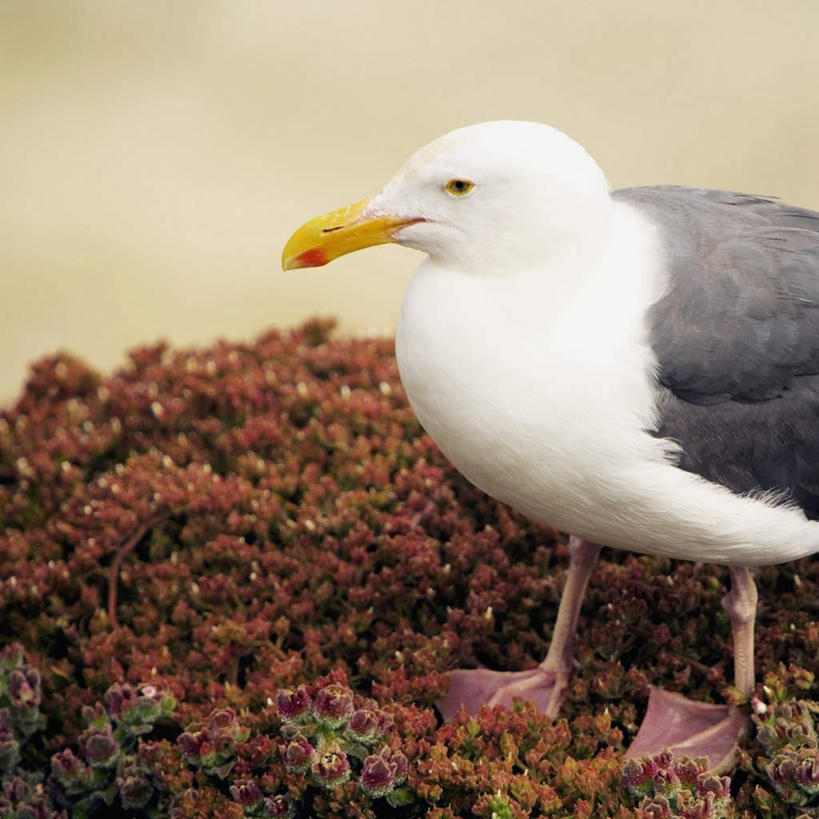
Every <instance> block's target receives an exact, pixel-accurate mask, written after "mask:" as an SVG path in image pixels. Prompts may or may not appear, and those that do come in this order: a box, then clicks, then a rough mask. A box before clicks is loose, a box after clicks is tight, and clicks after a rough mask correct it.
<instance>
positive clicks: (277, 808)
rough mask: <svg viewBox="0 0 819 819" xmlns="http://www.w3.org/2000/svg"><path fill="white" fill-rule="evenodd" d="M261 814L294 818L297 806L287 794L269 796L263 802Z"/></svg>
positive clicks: (276, 817) (273, 818) (277, 817)
mask: <svg viewBox="0 0 819 819" xmlns="http://www.w3.org/2000/svg"><path fill="white" fill-rule="evenodd" d="M261 815H262V816H267V817H270V819H293V817H294V816H295V815H296V806H295V804H294V803H293V801H292V800H291V799H290V798H289V797H287V796H268V797H267V798H266V799H265V800H264V802H263V807H262V814H261Z"/></svg>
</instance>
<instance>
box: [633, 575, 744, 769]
mask: <svg viewBox="0 0 819 819" xmlns="http://www.w3.org/2000/svg"><path fill="white" fill-rule="evenodd" d="M730 571H731V591H730V592H728V594H726V595H725V597H724V598H723V599H722V605H723V608H724V609H725V610H726V611H727V612H728V616H729V617H730V618H731V630H732V632H733V642H734V685H735V686H736V688H738V689H739V691H740V692H741V693H742V694H745V695H746V696H748V697H750V695H751V693H752V692H753V690H754V619H755V617H756V601H757V593H756V585H755V584H754V579H753V577H752V576H751V573H750V571H749V570H748V569H745V568H732V569H731V570H730ZM746 725H747V719H746V718H745V717H744V716H743V715H742V714H741V713H740V712H739V711H738V710H737V709H736V708H735V707H733V706H730V705H711V704H709V703H704V702H694V701H692V700H689V699H686V698H685V697H683V696H682V695H681V694H676V693H672V692H670V691H663V690H662V689H661V688H652V689H651V694H650V696H649V699H648V710H647V711H646V716H645V719H644V720H643V723H642V725H641V726H640V730H639V731H638V733H637V736H636V737H635V739H634V742H632V744H631V746H630V747H629V749H628V751H627V752H626V756H628V757H640V756H643V755H645V754H656V753H658V752H660V751H663V750H666V749H667V750H670V751H673V752H674V754H675V755H676V756H688V757H692V758H695V757H698V756H704V757H707V758H708V763H709V768H710V769H711V770H713V771H716V772H720V771H724V770H727V769H728V768H730V767H731V766H732V765H733V762H734V758H735V755H736V750H737V743H738V742H739V738H740V736H741V735H742V733H743V732H744V730H745V728H746Z"/></svg>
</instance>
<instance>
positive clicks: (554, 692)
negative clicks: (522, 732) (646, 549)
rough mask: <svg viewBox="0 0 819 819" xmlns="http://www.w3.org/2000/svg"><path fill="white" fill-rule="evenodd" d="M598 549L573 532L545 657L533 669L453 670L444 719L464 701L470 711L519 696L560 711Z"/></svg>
mask: <svg viewBox="0 0 819 819" xmlns="http://www.w3.org/2000/svg"><path fill="white" fill-rule="evenodd" d="M599 554H600V545H599V544H597V543H588V542H587V541H585V540H583V539H582V538H579V537H575V536H574V535H572V536H571V537H570V538H569V571H568V574H567V575H566V585H565V586H564V588H563V594H562V596H561V598H560V606H559V607H558V610H557V620H556V621H555V627H554V632H553V634H552V642H551V643H550V645H549V651H548V653H547V654H546V659H544V661H543V662H542V663H541V664H540V665H539V666H538V667H537V668H533V669H530V670H529V671H493V670H491V669H489V668H472V669H458V670H456V671H452V672H450V675H449V676H450V686H449V690H448V691H447V693H446V694H445V695H444V696H443V697H442V698H441V699H440V700H439V701H438V703H437V705H438V708H439V710H440V711H441V714H442V715H443V717H444V719H450V718H451V717H452V716H454V715H455V713H456V712H457V710H458V709H459V708H460V707H461V706H464V707H465V708H466V709H467V711H470V712H471V713H475V712H476V711H477V710H478V709H479V708H480V707H481V705H483V704H485V703H486V704H489V705H505V706H511V705H512V701H513V700H514V699H515V697H520V698H521V699H523V700H531V701H532V702H534V704H535V707H536V708H537V709H538V711H541V712H543V713H545V714H548V715H549V716H552V717H554V716H556V715H557V713H558V711H559V709H560V701H561V696H562V694H563V690H564V688H565V687H566V684H567V682H568V680H569V675H570V674H571V671H572V665H573V655H574V639H575V634H576V632H577V620H578V618H579V616H580V607H581V606H582V604H583V597H584V596H585V594H586V586H587V585H588V582H589V577H591V573H592V571H593V569H594V566H595V564H596V563H597V557H598V555H599Z"/></svg>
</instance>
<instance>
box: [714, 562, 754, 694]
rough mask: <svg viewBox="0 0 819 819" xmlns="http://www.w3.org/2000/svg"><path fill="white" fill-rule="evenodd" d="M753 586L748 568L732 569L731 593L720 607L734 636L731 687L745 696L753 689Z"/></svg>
mask: <svg viewBox="0 0 819 819" xmlns="http://www.w3.org/2000/svg"><path fill="white" fill-rule="evenodd" d="M756 601H757V593H756V583H754V578H753V577H752V576H751V573H750V572H749V571H748V569H744V568H741V569H736V568H732V569H731V591H730V592H728V594H726V595H725V597H723V598H722V607H723V608H724V609H725V611H727V612H728V616H729V617H730V618H731V628H732V630H733V636H734V685H735V686H736V687H737V688H738V689H739V690H740V691H741V692H742V693H743V694H745V695H746V696H750V695H751V693H752V692H753V690H754V682H755V680H754V621H755V620H756Z"/></svg>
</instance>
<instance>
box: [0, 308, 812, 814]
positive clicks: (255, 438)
mask: <svg viewBox="0 0 819 819" xmlns="http://www.w3.org/2000/svg"><path fill="white" fill-rule="evenodd" d="M331 327H332V323H331V322H327V321H311V322H309V323H307V324H305V325H304V326H302V327H301V328H299V329H297V330H294V331H289V332H279V331H271V332H269V333H267V334H265V335H263V336H262V337H260V338H259V339H258V340H257V341H255V342H254V343H249V344H229V343H225V342H220V343H217V344H216V345H214V346H213V347H210V348H207V349H197V350H171V349H169V348H168V347H167V346H165V345H161V344H160V345H155V346H151V347H145V348H142V349H139V350H135V351H133V352H132V353H131V354H130V357H129V360H128V363H127V364H126V365H125V366H124V367H123V368H122V369H120V370H119V371H118V372H116V373H114V374H113V375H112V376H110V377H107V378H102V377H101V376H99V375H98V374H97V373H95V372H94V371H92V370H90V369H89V368H88V367H86V366H85V365H84V364H83V363H82V362H80V361H78V360H76V359H74V358H72V357H71V356H70V355H67V354H60V355H57V356H53V357H50V358H46V359H43V360H42V361H40V362H39V363H37V364H35V365H34V366H33V368H32V371H31V375H30V378H29V380H28V382H27V384H26V386H25V389H24V391H23V393H22V395H21V396H20V398H19V400H18V401H17V402H16V403H15V404H14V405H13V406H11V407H10V408H8V409H6V410H4V411H3V412H2V413H0V638H2V643H3V645H4V646H5V648H4V649H3V653H2V655H0V779H2V787H1V788H0V817H11V816H20V817H45V816H64V817H70V816H75V817H82V816H90V815H95V816H101V817H106V816H174V817H206V816H220V817H243V816H260V817H264V816H268V817H278V816H288V817H290V816H304V817H308V816H314V817H342V816H343V817H358V816H360V817H388V816H396V817H420V816H427V817H432V818H434V819H447V818H448V817H459V816H464V817H467V816H479V817H502V818H504V819H505V818H506V817H520V816H556V817H572V816H577V817H616V818H617V819H627V817H652V819H654V818H655V817H657V818H659V817H672V816H680V817H692V818H693V817H720V816H722V817H748V818H749V819H750V817H799V816H808V817H810V816H819V751H817V732H818V731H819V712H818V710H817V709H818V708H819V706H817V701H819V685H817V680H816V675H817V672H819V623H817V619H819V618H817V613H818V612H819V561H817V560H815V559H814V560H810V559H806V560H803V561H800V562H799V563H794V564H788V565H783V566H779V567H772V568H766V569H762V570H760V571H759V573H758V576H757V580H758V585H759V593H760V607H759V618H758V632H757V669H758V675H757V676H758V680H759V684H758V686H757V690H756V692H755V697H754V699H753V700H752V702H751V703H744V704H743V707H744V708H746V709H747V710H748V713H753V728H752V729H751V731H750V732H749V735H748V736H747V737H746V739H745V740H744V742H743V747H742V751H741V755H740V760H739V764H738V766H737V768H736V770H735V771H733V772H732V774H731V775H730V776H725V777H718V776H711V775H708V774H707V773H706V772H705V771H704V770H703V766H702V764H701V763H698V762H697V761H692V760H684V759H671V758H668V757H667V756H664V755H659V756H658V757H655V758H653V759H647V760H642V761H640V762H636V761H635V762H624V759H623V750H624V747H625V746H627V744H628V742H629V741H630V739H631V738H632V737H633V736H634V733H635V731H636V729H637V725H638V724H639V721H640V719H641V717H642V715H643V713H644V711H645V707H646V702H647V696H648V689H649V686H650V685H651V684H656V685H663V686H665V687H667V688H671V689H675V690H680V691H683V692H684V693H686V694H687V695H689V696H692V697H698V698H701V699H704V700H711V701H721V700H723V699H724V698H726V697H727V698H729V699H731V698H734V699H736V698H737V693H736V692H735V691H732V689H731V688H730V686H729V684H728V681H729V680H730V679H731V646H730V625H729V622H728V619H727V616H726V615H725V613H724V612H723V610H722V608H721V606H720V599H721V597H722V595H723V594H724V593H725V590H726V582H727V576H726V572H725V571H724V570H722V569H720V568H717V567H714V566H708V565H695V564H691V563H685V562H679V563H678V562H675V561H671V560H668V559H665V558H657V557H646V556H637V555H633V554H628V553H623V552H612V551H606V552H604V555H603V560H602V562H601V563H600V564H599V567H598V568H597V570H596V571H595V574H594V576H593V578H592V580H591V583H590V587H589V591H588V595H587V598H586V602H585V604H584V608H583V615H582V620H581V624H580V629H579V643H578V647H577V657H578V668H577V671H576V673H575V675H574V678H573V680H572V683H571V686H570V688H569V690H568V692H567V696H566V700H565V705H564V708H563V712H562V716H561V719H559V720H558V721H556V722H552V721H550V720H548V719H546V718H544V717H542V716H540V715H538V714H536V713H534V712H533V711H532V710H531V708H529V707H528V706H526V705H525V704H520V705H518V706H517V707H515V708H513V709H511V710H504V709H500V708H498V709H494V710H489V709H484V710H483V711H482V712H481V713H479V714H477V715H475V716H469V715H467V714H465V713H461V715H460V716H459V717H458V718H457V719H456V720H455V721H454V722H453V723H449V724H443V723H442V722H441V720H440V719H439V717H438V716H437V714H436V712H435V710H434V707H433V702H434V700H435V698H436V697H437V696H438V695H439V694H440V693H441V692H442V691H443V690H444V688H445V686H446V677H445V672H446V671H447V670H448V669H451V668H454V667H457V666H464V665H467V666H468V665H474V664H475V663H484V664H486V665H489V666H491V667H495V668H502V669H520V668H524V667H527V666H532V665H533V664H535V663H537V662H539V661H540V660H541V659H542V657H543V655H544V653H545V651H546V648H547V646H548V642H549V637H550V631H551V627H552V623H553V621H554V617H555V613H556V608H557V603H558V599H559V594H560V590H561V587H562V583H563V579H564V575H565V567H566V563H567V551H566V547H565V544H564V541H563V539H562V538H561V537H560V536H559V535H557V533H555V532H552V531H551V530H549V529H546V528H543V527H539V526H536V525H533V524H531V523H529V522H527V521H526V520H524V519H523V518H522V517H520V516H519V515H517V514H516V513H514V512H513V511H511V510H509V509H508V508H506V507H504V506H503V505H501V504H499V503H496V502H495V501H493V500H491V499H490V498H487V497H486V496H485V495H483V494H482V493H480V492H479V491H477V490H476V489H474V488H473V487H471V486H470V485H469V484H468V483H467V482H466V481H465V480H464V479H463V478H461V477H460V476H459V475H458V473H457V472H456V471H455V470H454V469H453V468H452V467H451V466H449V465H448V464H447V462H446V460H445V459H444V458H443V456H442V455H441V454H440V453H439V452H438V450H437V449H436V447H435V446H434V444H433V443H432V442H431V441H430V440H429V438H428V437H426V436H425V435H424V434H423V432H422V430H421V429H420V427H419V425H418V422H417V421H416V419H415V417H414V416H413V414H412V411H411V410H410V409H409V407H408V405H407V401H406V397H405V395H404V393H403V391H402V389H401V385H400V381H399V379H398V373H397V368H396V364H395V359H394V355H393V348H392V344H391V342H389V341H386V340H377V339H353V340H349V339H341V340H334V339H333V338H332V335H331ZM556 389H559V385H556Z"/></svg>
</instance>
